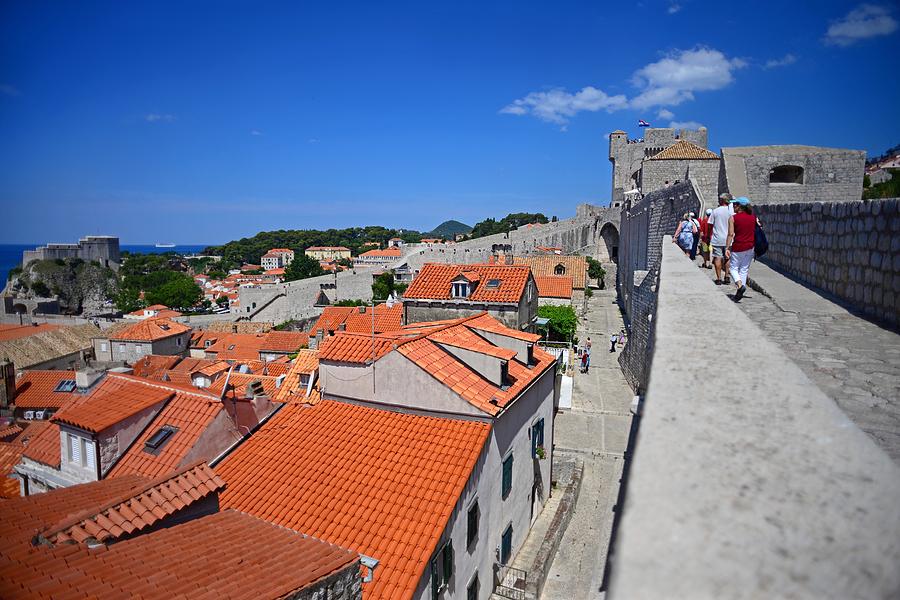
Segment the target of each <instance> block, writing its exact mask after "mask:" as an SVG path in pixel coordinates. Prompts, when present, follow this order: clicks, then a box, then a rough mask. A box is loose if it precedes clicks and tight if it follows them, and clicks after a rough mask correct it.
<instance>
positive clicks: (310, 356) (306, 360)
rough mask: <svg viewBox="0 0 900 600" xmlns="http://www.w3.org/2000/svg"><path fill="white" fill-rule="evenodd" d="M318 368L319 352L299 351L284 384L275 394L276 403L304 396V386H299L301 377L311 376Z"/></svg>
mask: <svg viewBox="0 0 900 600" xmlns="http://www.w3.org/2000/svg"><path fill="white" fill-rule="evenodd" d="M318 368H319V352H318V350H300V351H299V352H298V353H297V358H296V359H295V360H294V363H293V364H292V365H291V369H290V371H288V373H287V375H286V377H285V379H284V383H282V384H281V387H280V388H279V389H278V391H276V392H275V396H274V398H273V399H274V400H277V401H278V402H288V401H289V398H290V397H291V396H293V395H294V394H302V395H303V396H305V395H306V386H303V385H301V384H300V376H301V375H311V374H312V373H314V372H315V371H317V370H318Z"/></svg>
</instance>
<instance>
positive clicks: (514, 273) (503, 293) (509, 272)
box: [403, 263, 530, 303]
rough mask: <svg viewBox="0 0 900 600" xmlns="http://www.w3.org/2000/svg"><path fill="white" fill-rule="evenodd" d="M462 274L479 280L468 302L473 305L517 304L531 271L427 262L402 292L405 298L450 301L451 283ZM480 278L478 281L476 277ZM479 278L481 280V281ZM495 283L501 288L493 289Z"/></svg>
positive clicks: (518, 268) (520, 266)
mask: <svg viewBox="0 0 900 600" xmlns="http://www.w3.org/2000/svg"><path fill="white" fill-rule="evenodd" d="M460 275H463V276H464V277H466V278H467V279H469V280H470V281H472V280H473V279H474V280H475V281H477V285H476V286H475V289H474V290H473V291H472V292H471V293H470V294H469V297H468V300H471V301H473V302H503V303H517V302H519V300H520V299H521V298H522V295H523V294H524V293H525V285H526V284H527V283H528V278H529V276H530V269H529V268H527V267H526V266H523V265H447V264H440V263H426V264H425V265H424V266H423V267H422V270H421V271H419V274H418V275H416V277H415V279H413V282H412V283H411V284H410V285H409V287H408V288H407V289H406V291H405V292H404V293H403V297H404V298H410V299H422V300H449V299H450V298H451V291H452V286H451V282H452V281H453V280H454V279H456V278H457V277H459V276H460ZM476 276H477V278H476ZM479 278H480V279H479ZM492 281H498V282H499V286H497V287H492V286H491V285H490V284H491V282H492Z"/></svg>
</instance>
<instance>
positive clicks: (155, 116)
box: [144, 113, 175, 123]
mask: <svg viewBox="0 0 900 600" xmlns="http://www.w3.org/2000/svg"><path fill="white" fill-rule="evenodd" d="M144 120H145V121H147V122H148V123H171V122H172V121H174V120H175V115H169V114H159V113H149V114H146V115H144Z"/></svg>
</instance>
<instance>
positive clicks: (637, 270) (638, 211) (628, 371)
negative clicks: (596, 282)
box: [616, 180, 700, 393]
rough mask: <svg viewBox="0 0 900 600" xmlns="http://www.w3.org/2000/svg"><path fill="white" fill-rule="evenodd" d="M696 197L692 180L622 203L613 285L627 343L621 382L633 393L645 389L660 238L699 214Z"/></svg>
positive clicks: (651, 343)
mask: <svg viewBox="0 0 900 600" xmlns="http://www.w3.org/2000/svg"><path fill="white" fill-rule="evenodd" d="M699 207H700V195H699V193H698V191H697V188H696V186H695V185H694V183H693V182H692V181H690V180H689V181H685V182H682V183H679V184H677V185H673V186H671V187H668V188H664V189H661V190H657V191H655V192H651V193H650V194H648V195H646V196H644V198H643V199H641V200H640V201H639V202H637V203H636V204H634V206H629V203H628V202H626V203H625V205H624V206H623V211H622V221H621V224H620V228H619V231H620V241H619V263H618V265H617V281H616V286H617V289H618V292H619V302H620V304H621V305H622V309H623V311H624V312H625V317H626V326H627V328H628V343H627V344H626V345H625V349H624V350H623V352H622V353H621V354H620V355H619V364H620V366H621V367H622V371H623V372H624V374H625V378H626V379H627V380H628V383H629V384H630V385H631V386H632V389H634V390H635V391H636V392H639V393H640V392H641V391H643V390H644V389H645V388H646V384H647V376H648V374H649V369H648V364H649V362H650V355H651V353H652V350H653V315H654V313H655V311H656V282H657V278H658V272H659V263H660V259H661V256H662V239H663V236H665V235H671V234H672V233H673V232H674V231H675V228H676V227H677V226H678V221H679V219H680V218H681V215H683V214H684V213H685V212H690V211H695V212H696V211H698V210H699Z"/></svg>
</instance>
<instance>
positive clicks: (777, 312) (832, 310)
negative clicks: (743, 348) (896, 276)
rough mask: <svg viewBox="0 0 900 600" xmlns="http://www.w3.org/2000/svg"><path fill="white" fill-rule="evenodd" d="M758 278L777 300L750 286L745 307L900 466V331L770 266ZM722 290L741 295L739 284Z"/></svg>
mask: <svg viewBox="0 0 900 600" xmlns="http://www.w3.org/2000/svg"><path fill="white" fill-rule="evenodd" d="M708 273H710V274H712V273H713V271H712V270H710V271H708ZM750 279H751V281H752V282H753V283H754V285H755V286H757V287H759V288H761V289H762V290H764V292H765V294H767V295H768V296H771V297H767V296H766V295H763V294H762V293H759V292H758V291H754V290H749V293H748V294H747V295H746V296H745V297H744V299H743V300H742V301H741V302H740V303H739V305H740V307H741V310H743V311H744V313H745V314H747V315H748V316H749V317H750V318H751V319H752V320H753V321H754V322H755V323H756V324H757V325H758V326H759V327H760V329H761V330H762V331H763V332H764V333H765V334H766V335H767V336H768V337H769V338H770V339H771V340H772V341H774V342H775V343H777V344H778V345H779V346H781V348H782V349H783V350H784V351H785V352H786V353H787V355H788V356H789V357H791V359H792V360H793V361H794V362H795V363H796V364H797V365H798V366H799V367H800V368H801V369H802V370H803V372H804V373H806V375H807V377H809V378H810V379H811V380H812V381H813V382H814V383H815V384H816V386H817V387H818V388H819V389H820V390H822V392H824V393H825V394H826V395H827V396H829V397H830V398H832V399H833V400H834V401H835V403H837V405H838V406H840V407H841V409H842V410H843V411H844V412H845V413H846V414H847V416H849V417H850V418H851V419H852V420H853V421H854V422H855V423H856V424H857V425H859V427H860V429H862V430H863V431H865V432H866V433H867V434H869V436H870V437H871V438H872V439H873V441H875V443H876V444H877V445H878V446H879V447H880V448H882V449H883V450H884V451H885V452H887V453H888V455H889V456H890V457H891V458H892V459H893V460H894V461H895V462H898V463H900V335H898V334H897V333H895V332H893V331H890V330H888V329H884V328H882V327H879V326H878V325H875V324H874V323H872V322H870V321H867V320H866V319H863V318H861V317H859V316H856V315H854V314H852V313H850V312H848V311H847V310H846V309H844V308H843V307H841V306H840V305H838V304H836V303H834V302H832V301H831V300H829V299H828V298H826V297H825V296H823V295H821V294H820V293H818V292H816V291H815V290H813V289H812V288H809V287H806V286H804V285H801V284H799V283H797V282H795V281H793V280H791V279H789V278H788V277H785V276H784V275H781V274H780V273H778V272H776V271H774V270H772V269H771V268H769V267H767V266H766V265H764V264H762V263H753V266H752V267H751V268H750ZM722 290H723V293H727V294H729V295H733V293H734V286H728V287H727V288H726V286H722Z"/></svg>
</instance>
